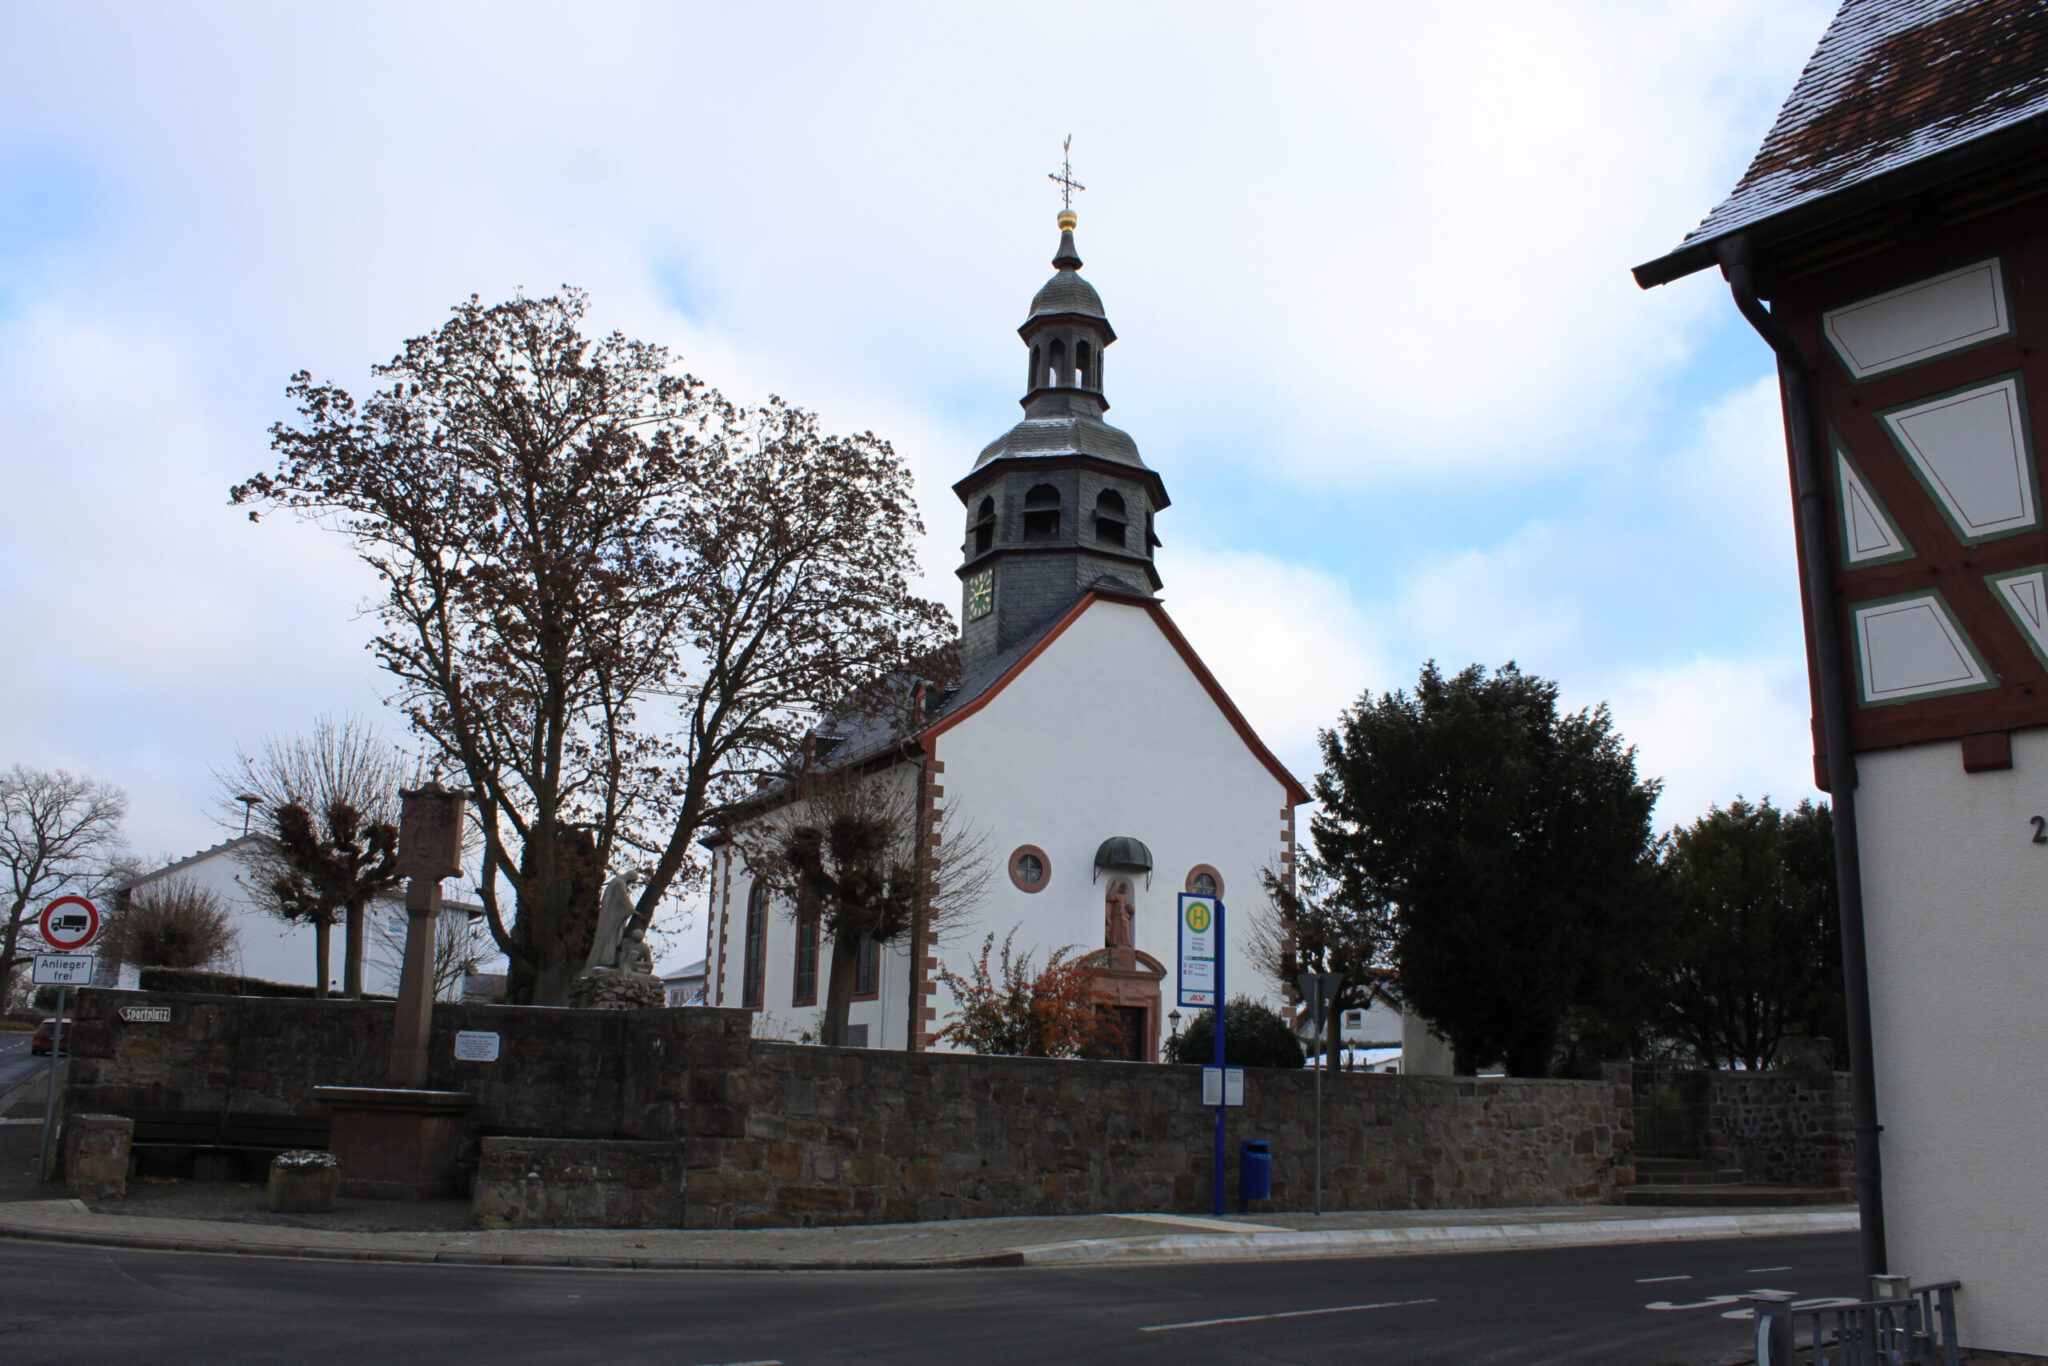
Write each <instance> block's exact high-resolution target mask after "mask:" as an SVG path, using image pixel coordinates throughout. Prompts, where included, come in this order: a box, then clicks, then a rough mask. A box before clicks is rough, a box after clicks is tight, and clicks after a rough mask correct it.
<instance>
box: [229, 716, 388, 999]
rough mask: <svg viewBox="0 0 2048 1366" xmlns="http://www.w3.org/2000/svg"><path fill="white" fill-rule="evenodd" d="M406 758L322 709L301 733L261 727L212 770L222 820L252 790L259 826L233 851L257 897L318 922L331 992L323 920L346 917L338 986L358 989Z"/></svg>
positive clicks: (359, 724)
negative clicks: (255, 737) (265, 731)
mask: <svg viewBox="0 0 2048 1366" xmlns="http://www.w3.org/2000/svg"><path fill="white" fill-rule="evenodd" d="M405 771H406V763H405V758H404V756H403V755H402V754H400V753H399V751H398V750H397V749H395V748H394V747H392V746H391V745H390V744H389V743H388V742H386V741H384V740H382V739H380V738H378V736H377V734H376V733H375V732H374V731H373V730H371V728H370V727H369V725H368V724H367V723H366V722H364V721H362V720H360V719H358V718H356V717H347V718H344V719H343V720H341V721H335V720H333V719H332V718H330V717H325V716H323V717H320V718H319V719H318V720H316V721H315V722H314V723H313V729H312V730H311V731H310V732H308V733H307V734H305V735H301V736H292V737H281V736H275V735H273V736H267V737H265V739H264V741H263V743H262V745H261V746H259V747H258V749H257V751H256V752H255V753H254V754H249V753H246V752H243V751H237V752H236V754H235V760H234V762H233V763H232V764H230V765H229V766H228V767H227V769H226V770H224V771H220V772H217V773H215V775H214V780H215V783H216V785H217V796H216V806H217V808H218V812H219V818H220V820H221V822H222V824H223V825H224V826H226V827H227V828H228V829H238V828H239V826H240V823H241V822H243V821H244V820H246V819H247V805H246V804H245V801H244V799H245V798H248V797H254V798H256V799H257V803H256V804H257V806H258V809H260V810H261V812H262V817H261V821H260V824H259V826H258V828H259V829H261V830H262V832H263V834H264V835H265V836H266V837H267V838H265V839H262V840H251V841H250V842H248V843H247V844H244V845H243V846H242V847H241V848H240V849H239V850H238V851H237V857H238V858H239V859H240V861H241V863H242V865H243V867H244V868H246V869H247V870H248V873H249V877H248V879H247V881H248V884H249V886H250V888H251V890H252V892H253V893H254V895H255V897H256V899H257V901H258V902H259V903H260V904H262V905H264V906H265V907H266V908H267V909H268V910H270V911H271V912H272V913H273V914H276V915H279V916H282V917H283V918H284V919H287V920H296V921H302V922H304V923H307V924H310V925H312V926H313V927H314V954H315V958H316V971H317V973H318V976H317V978H316V982H315V987H314V990H315V993H316V994H318V995H321V996H324V995H326V994H327V982H328V938H327V934H328V929H329V927H330V926H332V925H333V923H334V922H335V921H336V920H337V919H340V920H342V921H343V922H344V926H345V928H344V937H343V947H342V990H343V992H344V993H345V994H346V995H349V996H361V995H362V994H363V921H364V916H365V915H366V913H367V910H368V907H369V905H370V903H371V902H372V901H374V900H376V898H378V897H379V896H382V895H384V894H385V893H387V892H389V891H391V890H393V889H394V888H396V887H397V886H398V882H399V878H398V872H397V847H398V789H399V784H400V782H401V781H403V779H404V776H405Z"/></svg>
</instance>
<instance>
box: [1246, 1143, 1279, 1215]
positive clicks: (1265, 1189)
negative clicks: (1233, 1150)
mask: <svg viewBox="0 0 2048 1366" xmlns="http://www.w3.org/2000/svg"><path fill="white" fill-rule="evenodd" d="M1272 1198H1273V1145H1272V1144H1270V1143H1267V1142H1265V1141H1264V1140H1262V1139H1255V1138H1248V1139H1246V1140H1245V1141H1244V1142H1242V1143H1240V1144H1238V1147H1237V1212H1238V1213H1239V1214H1243V1213H1244V1212H1245V1208H1246V1206H1248V1205H1249V1204H1250V1203H1251V1202H1252V1201H1254V1200H1271V1199H1272Z"/></svg>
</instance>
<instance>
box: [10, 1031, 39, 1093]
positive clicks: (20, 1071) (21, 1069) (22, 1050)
mask: <svg viewBox="0 0 2048 1366" xmlns="http://www.w3.org/2000/svg"><path fill="white" fill-rule="evenodd" d="M28 1045H29V1036H28V1035H27V1034H16V1033H13V1032H9V1033H6V1034H0V1095H5V1094H7V1092H9V1091H11V1090H13V1089H14V1088H15V1087H16V1086H19V1085H20V1084H21V1083H23V1082H25V1081H27V1080H28V1079H29V1078H30V1077H32V1076H34V1075H35V1074H36V1073H37V1072H40V1071H41V1070H42V1069H43V1068H45V1067H47V1066H49V1064H50V1060H49V1059H48V1058H38V1057H36V1056H34V1055H33V1054H31V1053H30V1052H29V1051H28Z"/></svg>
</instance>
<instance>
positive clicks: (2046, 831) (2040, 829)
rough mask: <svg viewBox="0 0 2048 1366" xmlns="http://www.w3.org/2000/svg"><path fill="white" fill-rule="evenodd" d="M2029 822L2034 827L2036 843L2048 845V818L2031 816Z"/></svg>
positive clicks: (2028, 818)
mask: <svg viewBox="0 0 2048 1366" xmlns="http://www.w3.org/2000/svg"><path fill="white" fill-rule="evenodd" d="M2027 821H2028V823H2029V824H2031V825H2032V826H2033V827H2034V843H2036V844H2048V816H2029V817H2027Z"/></svg>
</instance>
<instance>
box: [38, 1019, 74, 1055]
mask: <svg viewBox="0 0 2048 1366" xmlns="http://www.w3.org/2000/svg"><path fill="white" fill-rule="evenodd" d="M64 1032H65V1033H66V1034H67V1035H68V1034H70V1033H71V1021H69V1020H66V1021H65V1022H64ZM56 1039H57V1022H56V1020H54V1019H50V1020H45V1021H43V1022H42V1023H41V1024H39V1025H37V1026H36V1032H35V1036H34V1037H33V1038H31V1039H30V1040H29V1041H28V1051H29V1052H31V1053H33V1054H36V1055H37V1056H41V1055H42V1054H44V1053H47V1052H49V1051H50V1045H51V1044H53V1043H55V1042H56ZM64 1051H65V1052H66V1053H69V1052H70V1051H71V1050H70V1049H69V1048H68V1047H67V1048H66V1049H65V1050H64Z"/></svg>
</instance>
